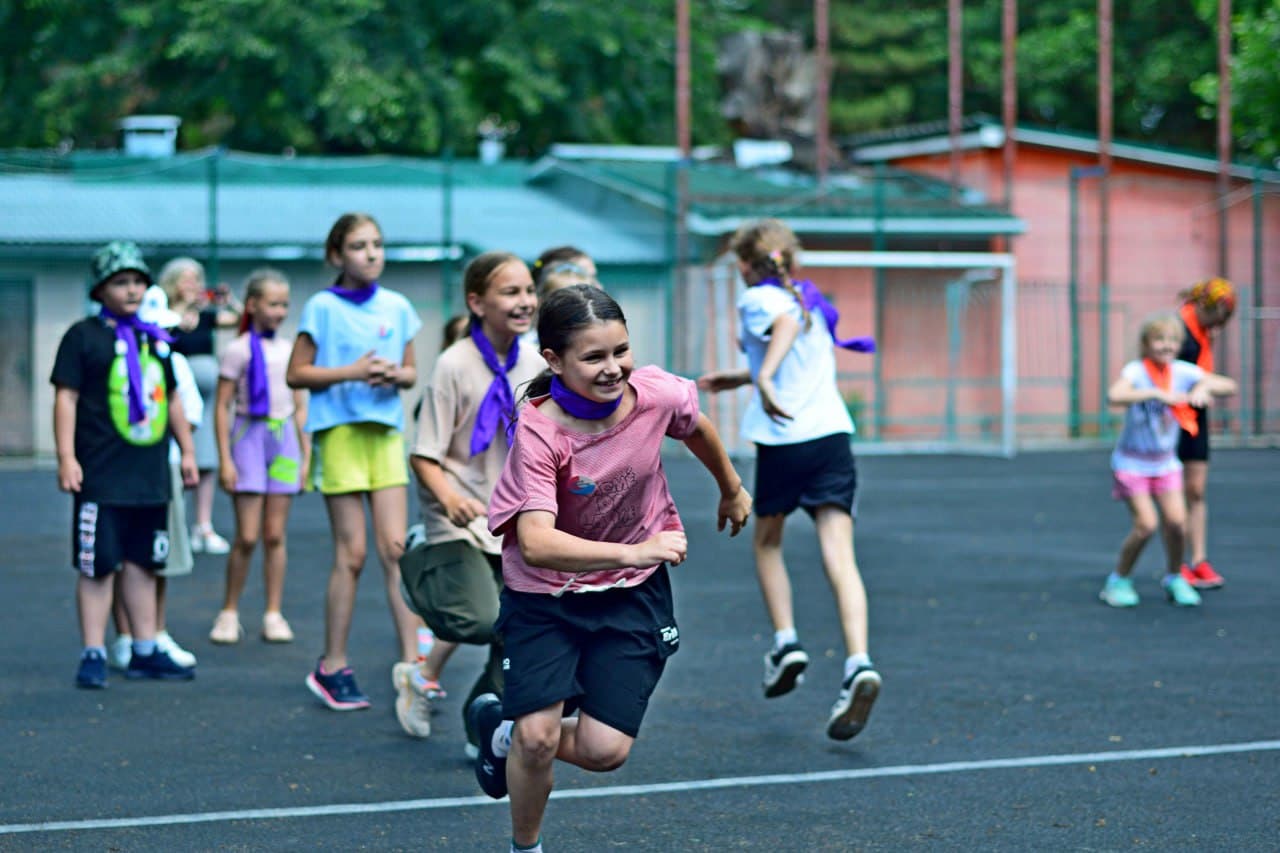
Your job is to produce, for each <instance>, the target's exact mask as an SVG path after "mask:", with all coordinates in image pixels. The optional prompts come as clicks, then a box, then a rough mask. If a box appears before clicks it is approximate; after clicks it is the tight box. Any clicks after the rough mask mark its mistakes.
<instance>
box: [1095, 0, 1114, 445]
mask: <svg viewBox="0 0 1280 853" xmlns="http://www.w3.org/2000/svg"><path fill="white" fill-rule="evenodd" d="M1112 20H1113V19H1112V9H1111V0H1098V66H1099V67H1098V166H1099V167H1100V168H1101V169H1102V178H1101V182H1100V184H1099V186H1098V204H1099V208H1100V209H1099V215H1098V231H1099V233H1098V413H1099V415H1100V416H1101V415H1102V414H1103V413H1104V412H1105V411H1106V409H1105V402H1104V400H1105V396H1104V395H1105V393H1106V388H1107V385H1108V384H1109V380H1110V378H1111V364H1110V361H1111V359H1110V352H1109V350H1110V340H1109V339H1110V328H1109V326H1110V316H1109V315H1110V311H1111V305H1110V302H1111V283H1110V278H1111V188H1110V182H1111V128H1112V77H1111V63H1112V36H1113V29H1112ZM1107 423H1108V421H1107V419H1106V418H1103V417H1100V418H1099V432H1103V430H1102V427H1104V426H1106V425H1107Z"/></svg>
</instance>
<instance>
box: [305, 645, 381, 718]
mask: <svg viewBox="0 0 1280 853" xmlns="http://www.w3.org/2000/svg"><path fill="white" fill-rule="evenodd" d="M323 664H324V658H320V659H319V660H318V661H316V668H315V669H314V670H312V671H311V672H310V673H308V674H307V679H306V684H307V689H308V690H310V691H311V692H312V693H313V694H314V695H315V697H316V698H317V699H319V700H320V701H321V702H323V703H324V704H326V705H328V706H329V708H330V709H331V710H334V711H360V710H363V709H365V708H368V707H369V705H370V702H369V697H368V696H366V695H364V692H363V691H362V690H361V689H360V686H359V685H358V684H356V674H355V672H354V671H353V670H352V669H351V667H349V666H344V667H343V668H342V669H340V670H338V671H337V672H325V671H324V666H323Z"/></svg>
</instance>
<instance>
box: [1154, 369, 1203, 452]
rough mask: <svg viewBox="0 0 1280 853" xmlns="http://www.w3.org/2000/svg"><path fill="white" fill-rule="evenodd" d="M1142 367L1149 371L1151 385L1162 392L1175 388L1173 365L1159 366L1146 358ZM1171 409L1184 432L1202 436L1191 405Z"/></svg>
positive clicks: (1184, 404) (1186, 404) (1185, 404)
mask: <svg viewBox="0 0 1280 853" xmlns="http://www.w3.org/2000/svg"><path fill="white" fill-rule="evenodd" d="M1142 366H1143V367H1145V368H1146V369H1147V376H1150V377H1151V383H1152V384H1153V385H1155V386H1156V387H1157V388H1159V389H1160V390H1161V391H1168V390H1169V389H1170V388H1172V387H1173V365H1170V364H1157V363H1156V362H1154V361H1152V360H1151V359H1149V358H1144V359H1143V360H1142ZM1169 408H1171V409H1173V419H1174V420H1176V421H1177V422H1178V426H1180V427H1182V429H1183V431H1184V432H1186V433H1187V434H1188V435H1191V436H1196V435H1199V434H1200V423H1199V422H1198V421H1197V420H1196V410H1195V409H1193V408H1191V406H1190V404H1188V403H1179V404H1178V405H1176V406H1170V407H1169Z"/></svg>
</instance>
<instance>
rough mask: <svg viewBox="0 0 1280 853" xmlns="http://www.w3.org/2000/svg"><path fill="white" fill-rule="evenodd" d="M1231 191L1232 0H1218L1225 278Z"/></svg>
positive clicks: (1221, 229)
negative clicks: (1229, 196) (1228, 207)
mask: <svg viewBox="0 0 1280 853" xmlns="http://www.w3.org/2000/svg"><path fill="white" fill-rule="evenodd" d="M1230 192H1231V0H1218V275H1220V276H1222V277H1223V278H1226V277H1227V273H1228V269H1227V268H1228V263H1227V254H1228V251H1229V249H1230V247H1229V245H1228V241H1227V216H1228V210H1227V195H1228V194H1229V193H1230Z"/></svg>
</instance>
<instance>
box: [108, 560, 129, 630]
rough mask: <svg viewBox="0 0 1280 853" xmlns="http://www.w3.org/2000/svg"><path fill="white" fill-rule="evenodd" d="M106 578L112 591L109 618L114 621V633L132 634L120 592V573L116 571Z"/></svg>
mask: <svg viewBox="0 0 1280 853" xmlns="http://www.w3.org/2000/svg"><path fill="white" fill-rule="evenodd" d="M107 580H108V581H109V584H108V587H109V588H111V589H113V591H114V594H113V595H112V596H111V618H112V619H113V620H114V621H115V623H116V634H127V635H130V636H132V634H133V632H132V631H131V630H129V613H128V611H126V610H125V609H124V595H123V594H122V593H121V592H120V573H119V572H116V573H115V574H114V575H112V576H111V577H110V578H107Z"/></svg>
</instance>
